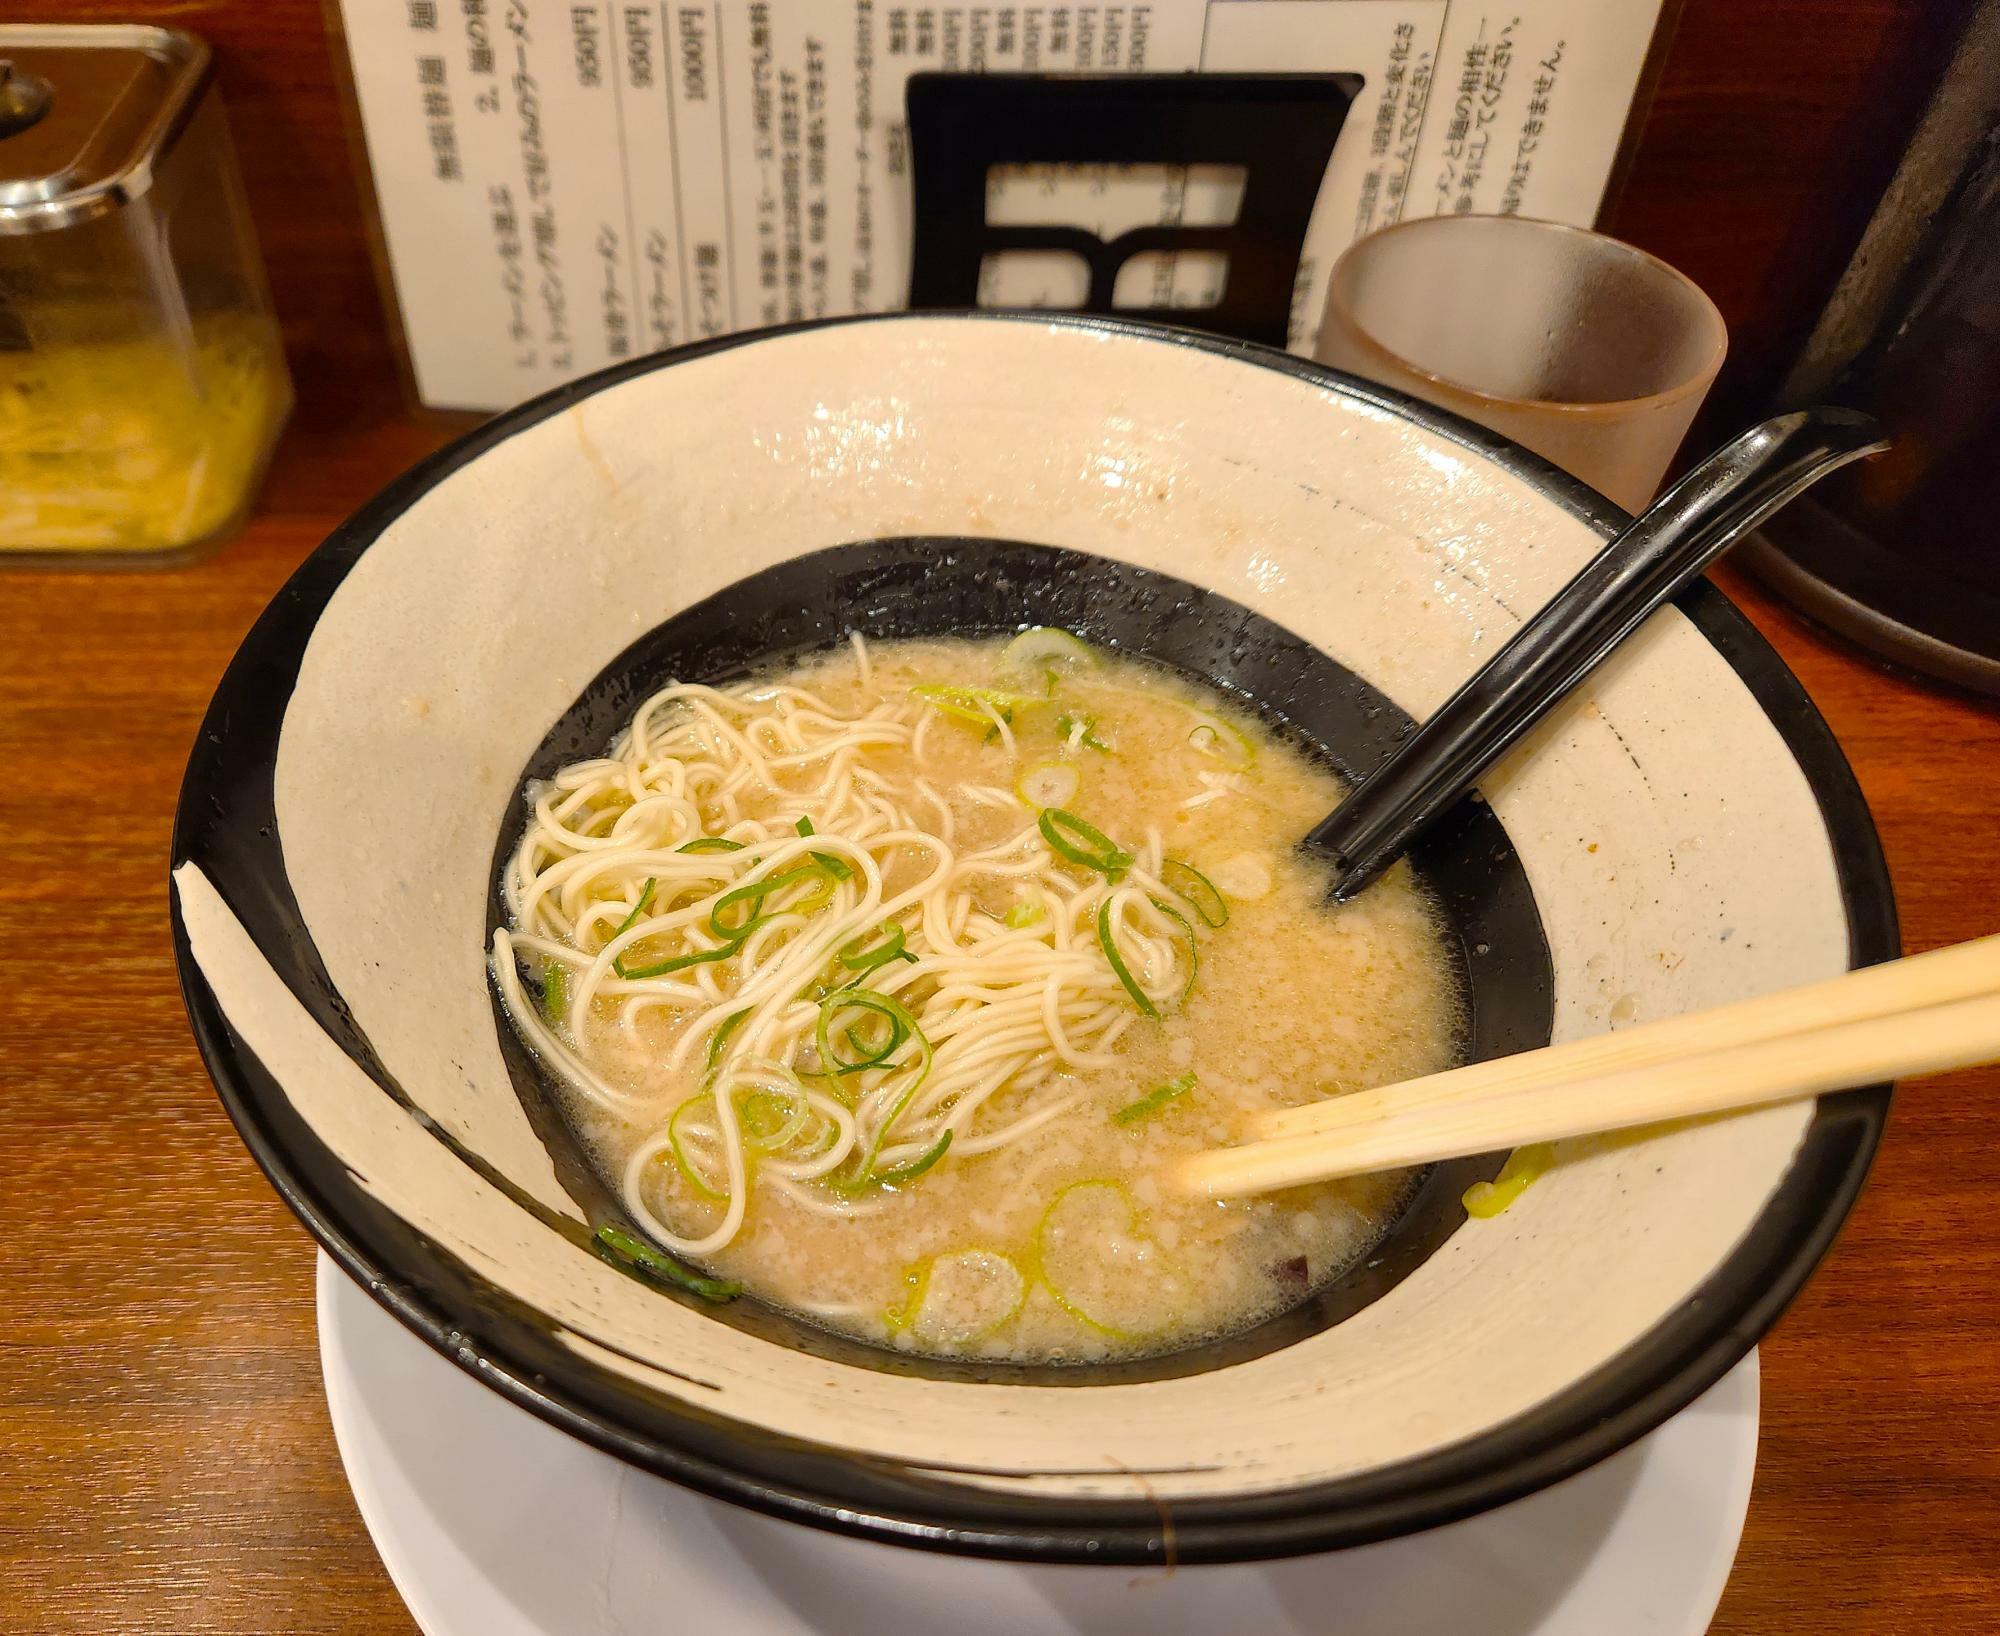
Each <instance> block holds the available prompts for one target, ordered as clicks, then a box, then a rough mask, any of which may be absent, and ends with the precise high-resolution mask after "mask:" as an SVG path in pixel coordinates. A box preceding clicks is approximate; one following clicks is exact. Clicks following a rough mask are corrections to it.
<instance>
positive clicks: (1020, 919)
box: [1007, 898, 1042, 931]
mask: <svg viewBox="0 0 2000 1636" xmlns="http://www.w3.org/2000/svg"><path fill="white" fill-rule="evenodd" d="M1041 918H1042V906H1041V905H1040V904H1039V903H1030V902H1028V900H1027V899H1026V898H1023V899H1022V900H1021V901H1020V902H1019V903H1017V904H1015V905H1014V906H1013V908H1011V909H1009V910H1008V911H1007V924H1008V925H1009V926H1012V927H1013V928H1014V929H1015V930H1016V931H1019V930H1020V928H1021V927H1023V926H1032V925H1034V923H1035V922H1036V921H1038V920H1040V919H1041Z"/></svg>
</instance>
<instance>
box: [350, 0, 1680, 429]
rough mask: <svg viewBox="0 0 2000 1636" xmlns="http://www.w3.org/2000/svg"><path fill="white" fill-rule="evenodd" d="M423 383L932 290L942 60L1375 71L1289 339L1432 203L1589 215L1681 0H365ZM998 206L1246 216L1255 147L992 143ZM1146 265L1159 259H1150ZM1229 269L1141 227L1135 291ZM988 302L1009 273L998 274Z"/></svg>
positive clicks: (384, 203)
mask: <svg viewBox="0 0 2000 1636" xmlns="http://www.w3.org/2000/svg"><path fill="white" fill-rule="evenodd" d="M339 9H340V15H341V22H342V26H343V29H344V32H345V35H346V43H347V49H348V51H349V53H350V55H351V57H352V61H353V70H354V84H355V92H356V97H357V100H358V105H359V112H360V119H361V125H362V129H363V131H364V134H365V138H366V142H367V149H368V158H369V163H370V167H371V170H372V172H373V180H374V185H375V191H376V195H377V202H378V207H379V212H380V218H381V225H382V231H383V238H384V240H385V242H386V245H387V250H388V263H389V274H390V278H391V280H392V282H393V286H394V294H395V300H396V305H397V308H398V310H399V312H400V316H401V321H402V323H403V326H404V330H405V338H406V341H407V344H408V350H409V356H410V360H411V363H412V366H413V369H414V373H415V377H416V384H417V390H418V393H419V395H420V396H421V398H422V399H423V401H424V402H426V403H428V404H431V405H435V406H440V407H444V406H450V407H461V408H475V409H492V408H499V407H502V406H504V405H507V404H510V403H514V402H517V401H519V400H520V399H522V398H524V397H527V396H529V395H531V394H533V393H535V392H537V391H540V390H542V389H544V388H546V387H549V386H553V385H556V384H559V383H560V382H562V381H565V380H568V379H570V378H571V377H573V376H576V375H580V374H583V373H585V372H587V371H589V370H592V369H596V368H598V367H600V366H602V365H604V364H608V363H613V362H616V361H618V360H620V359H624V358H630V357H635V356H638V355H640V354H643V353H647V352H652V351H656V350H658V349H660V348H662V347H670V346H675V345H678V344H680V343H682V342H685V341H691V340H697V339H700V338H702V337H705V336H717V335H724V334H728V333H730V332H732V331H735V330H740V329H749V328H753V327H756V326H759V325H764V324H774V323H782V322H786V321H789V320H795V319H802V318H818V317H827V316H833V315H836V314H843V313H853V312H876V311H883V310H887V309H893V308H896V307H899V306H901V305H903V304H904V302H905V300H906V298H907V295H908V292H909V286H910V264H911V249H912V244H913V241H914V239H915V236H916V231H917V229H916V223H915V222H914V220H913V207H912V195H911V179H910V178H911V162H912V140H911V132H910V128H909V123H908V116H907V111H906V105H905V97H904V93H905V86H906V82H907V81H908V79H909V77H910V76H911V75H912V74H915V73H919V72H927V71H929V72H937V71H942V72H953V73H994V72H1009V73H1029V74H1049V75H1074V74H1146V75H1179V74H1185V73H1190V72H1192V73H1199V74H1274V73H1284V74H1347V75H1353V76H1356V77H1357V78H1358V79H1359V81H1360V89H1359V90H1358V92H1356V94H1355V96H1354V100H1353V103H1352V105H1351V107H1350V108H1349V109H1348V111H1347V115H1346V119H1345V121H1344V123H1343V124H1342V126H1341V128H1340V133H1339V137H1338V140H1337V141H1336V142H1335V143H1334V146H1333V149H1332V157H1331V159H1330V160H1329V162H1328V163H1327V166H1326V171H1325V176H1324V178H1323V180H1322V181H1321V183H1320V187H1319V192H1318V197H1317V201H1316V203H1315V204H1314V206H1313V208H1312V211H1311V215H1310V221H1309V225H1307V226H1306V228H1305V230H1304V234H1303V240H1302V248H1301V250H1300V254H1299V258H1298V269H1297V276H1296V279H1295V281H1294V286H1293V289H1294V299H1293V301H1292V304H1291V317H1290V323H1289V332H1288V338H1289V344H1290V345H1291V346H1292V347H1293V349H1294V350H1296V351H1306V350H1308V349H1309V348H1310V345H1311V341H1312V336H1313V333H1314V332H1315V330H1316V329H1317V327H1318V319H1319V314H1320V311H1321V309H1322V307H1323V305H1324V301H1325V292H1326V277H1327V270H1328V268H1329V267H1330V266H1331V264H1332V262H1333V260H1334V258H1335V257H1337V256H1338V255H1339V254H1340V252H1341V250H1342V249H1343V248H1344V247H1345V246H1346V245H1347V244H1349V243H1350V242H1352V241H1353V240H1354V239H1355V238H1357V237H1359V236H1360V235H1362V234H1365V233H1368V232H1371V231H1373V230H1374V229H1376V228H1379V227H1383V226H1387V225H1388V224H1390V223H1392V222H1396V221H1400V220H1404V219H1408V218H1411V217H1416V216H1426V215H1433V214H1437V213H1441V212H1448V211H1460V212H1463V211H1478V212H1496V211H1499V212H1515V213H1519V214H1522V215H1526V216H1540V217H1547V218H1551V219H1554V220H1559V221H1569V222H1576V223H1579V224H1586V225H1587V224H1588V223H1589V222H1590V221H1591V220H1592V219H1593V218H1594V216H1595V215H1596V212H1597V208H1598V205H1599V202H1600V200H1601V198H1602V196H1603V192H1604V187H1605V183H1606V180H1607V178H1608V176H1609V174H1610V170H1611V165H1612V161H1613V159H1614V157H1615V156H1616V154H1617V151H1618V147H1619V142H1620V137H1621V134H1622V132H1623V130H1624V128H1625V124H1626V121H1627V118H1628V116H1629V114H1630V111H1631V106H1632V100H1633V97H1634V94H1635V92H1636V90H1637V88H1638V84H1639V77H1640V70H1641V68H1642V66H1643V64H1644V61H1645V58H1646V54H1647V50H1648V47H1649V45H1650V42H1651V39H1652V34H1653V29H1654V26H1655V24H1656V22H1657V21H1658V14H1659V11H1660V0H1516V3H1515V4H1514V5H1511V6H1495V5H1488V4H1478V3H1467V0H1152V3H1150V4H1120V5H1110V4H1096V3H1091V4H1084V3H1078V4H1061V5H1055V4H1045V5H1017V4H991V3H988V4H977V5H973V4H964V3H958V0H939V3H934V4H891V3H889V0H747V3H746V0H690V3H676V0H663V3H638V4H625V3H620V0H597V3H585V0H561V3H558V0H339ZM989 177H990V179H989V183H988V190H987V199H986V220H987V221H988V222H991V223H996V224H999V223H1008V222H1012V223H1021V222H1038V223H1045V224H1050V225H1057V226H1065V227H1073V228H1080V229H1083V230H1084V231H1086V232H1088V233H1090V234H1092V235H1095V236H1096V237H1098V238H1101V239H1106V240H1109V239H1111V238H1114V237H1115V236H1116V235H1118V234H1120V233H1122V232H1125V231H1127V230H1128V229H1131V228H1134V227H1148V226H1189V225H1194V226H1199V225H1200V224H1202V223H1204V222H1215V221H1225V220H1227V219H1228V217H1229V212H1230V211H1231V210H1233V209H1234V208H1235V202H1236V201H1237V199H1238V198H1240V195H1241V191H1242V187H1243V185H1244V183H1243V177H1242V175H1241V173H1240V172H1231V171H1230V170H1229V168H1228V167H1210V166H1203V165H1200V164H1192V163H1177V164H1166V165H1148V164H1144V163H1132V164H1125V163H1117V164H1113V163H1098V162H1094V163H1077V164H1049V163H1034V164H1022V165H1018V166H1004V167H1002V166H996V167H995V168H994V169H993V170H992V171H991V172H990V173H989ZM1076 268H1077V264H1076V261H1075V258H1073V257H1065V256H1063V255H1059V254H1048V255H1036V254H1032V253H1014V254H1010V255H1007V256H996V257H994V258H992V259H991V261H990V262H989V263H986V264H982V267H981V272H980V276H979V278H978V283H977V292H976V299H977V301H978V302H979V303H980V304H983V305H993V306H1057V307H1059V306H1070V305H1077V304H1080V301H1081V298H1082V288H1083V286H1082V284H1081V283H1080V281H1079V275H1078V273H1077V270H1076ZM1127 272H1130V273H1131V275H1132V276H1130V277H1129V278H1128V277H1127V276H1126V274H1127ZM1226 276H1227V271H1226V266H1225V265H1224V263H1223V261H1222V259H1221V258H1218V257H1217V256H1215V255H1213V254H1209V253H1204V252H1201V251H1184V252H1159V251H1155V252H1153V253H1151V254H1150V255H1148V256H1146V257H1144V258H1140V257H1134V258H1133V262H1132V264H1131V265H1130V267H1128V268H1124V269H1121V270H1120V273H1119V276H1118V284H1117V291H1116V296H1115V299H1116V302H1117V304H1119V305H1121V306H1125V305H1130V306H1147V307H1153V308H1158V307H1160V306H1169V307H1172V308H1174V309H1176V310H1177V311H1185V314H1186V317H1187V321H1189V322H1191V323H1197V324H1198V323H1199V322H1200V321H1201V309H1202V308H1203V307H1204V306H1206V305H1211V304H1213V303H1214V301H1215V300H1216V299H1217V294H1218V290H1219V287H1220V285H1219V281H1220V280H1221V279H1223V278H1225V277H1226ZM967 299H968V300H970V299H975V297H974V295H973V293H972V292H970V291H968V294H967Z"/></svg>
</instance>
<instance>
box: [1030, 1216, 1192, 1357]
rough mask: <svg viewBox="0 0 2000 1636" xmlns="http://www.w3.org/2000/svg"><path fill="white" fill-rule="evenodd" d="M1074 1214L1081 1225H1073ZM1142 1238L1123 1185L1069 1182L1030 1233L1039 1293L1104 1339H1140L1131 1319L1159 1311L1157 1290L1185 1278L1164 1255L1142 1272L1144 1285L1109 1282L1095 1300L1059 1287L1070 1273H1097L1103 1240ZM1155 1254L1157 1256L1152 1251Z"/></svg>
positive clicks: (1140, 1225) (1141, 1335) (1140, 1224)
mask: <svg viewBox="0 0 2000 1636" xmlns="http://www.w3.org/2000/svg"><path fill="white" fill-rule="evenodd" d="M1079 1214H1080V1215H1081V1220H1078V1219H1077V1218H1078V1216H1079ZM1119 1216H1122V1217H1123V1218H1124V1219H1123V1221H1122V1222H1120V1221H1119V1220H1118V1219H1117V1218H1118V1217H1119ZM1144 1233H1145V1228H1144V1224H1143V1222H1142V1221H1141V1219H1140V1215H1139V1207H1138V1205H1137V1204H1135V1203H1134V1202H1133V1199H1132V1195H1131V1194H1130V1193H1129V1192H1127V1191H1126V1189H1125V1185H1124V1184H1123V1183H1122V1182H1115V1181H1110V1180H1105V1179H1100V1178H1096V1177H1092V1178H1090V1179H1088V1180H1085V1181H1078V1182H1071V1183H1070V1184H1069V1185H1068V1186H1067V1187H1065V1188H1063V1189H1062V1190H1061V1191H1060V1192H1059V1193H1057V1194H1056V1196H1055V1197H1054V1198H1053V1199H1051V1200H1050V1201H1049V1207H1048V1209H1047V1210H1045V1211H1043V1212H1042V1219H1041V1222H1040V1224H1039V1225H1038V1226H1037V1227H1036V1229H1035V1259H1036V1261H1037V1263H1038V1264H1039V1266H1040V1269H1041V1275H1042V1287H1043V1288H1044V1289H1046V1290H1047V1291H1048V1292H1049V1295H1050V1296H1051V1297H1052V1298H1053V1299H1054V1301H1055V1303H1056V1305H1057V1306H1059V1307H1061V1308H1062V1309H1063V1311H1065V1312H1067V1313H1068V1314H1069V1315H1070V1316H1071V1317H1072V1318H1074V1319H1075V1320H1076V1321H1077V1322H1078V1323H1080V1324H1083V1325H1085V1326H1086V1327H1087V1328H1090V1329H1094V1330H1096V1331H1098V1333H1100V1334H1103V1335H1109V1336H1111V1337H1112V1338H1113V1339H1114V1340H1120V1341H1136V1340H1141V1339H1143V1338H1144V1336H1145V1334H1146V1330H1145V1329H1144V1328H1142V1327H1141V1326H1140V1325H1139V1324H1134V1323H1132V1322H1131V1319H1132V1318H1133V1317H1143V1315H1145V1314H1146V1313H1148V1312H1149V1311H1154V1310H1158V1305H1157V1303H1158V1301H1159V1298H1160V1286H1162V1285H1165V1286H1168V1287H1171V1286H1174V1285H1177V1284H1181V1283H1183V1282H1184V1275H1183V1274H1182V1273H1181V1271H1180V1269H1179V1268H1178V1267H1177V1266H1175V1265H1174V1264H1173V1262H1171V1261H1169V1260H1168V1259H1167V1257H1166V1256H1165V1254H1164V1252H1161V1253H1160V1254H1159V1260H1158V1262H1157V1264H1156V1265H1155V1266H1154V1267H1153V1268H1150V1269H1148V1270H1147V1276H1146V1277H1145V1278H1144V1279H1143V1280H1132V1279H1127V1280H1124V1281H1123V1282H1122V1283H1121V1282H1120V1281H1117V1280H1113V1281H1110V1282H1108V1283H1107V1284H1105V1285H1104V1287H1102V1288H1101V1289H1099V1290H1098V1291H1097V1292H1096V1295H1095V1297H1094V1298H1086V1297H1084V1296H1082V1295H1081V1294H1079V1293H1076V1292H1073V1291H1071V1290H1069V1289H1066V1288H1064V1285H1065V1284H1067V1283H1068V1282H1069V1281H1070V1279H1069V1274H1070V1273H1071V1272H1073V1271H1075V1272H1082V1271H1084V1270H1086V1269H1091V1270H1097V1271H1100V1272H1101V1270H1102V1267H1103V1259H1102V1257H1103V1246H1104V1242H1105V1238H1106V1236H1107V1234H1116V1235H1117V1236H1119V1237H1122V1238H1125V1239H1128V1240H1130V1239H1134V1238H1143V1237H1144ZM1155 1249H1156V1251H1157V1249H1158V1246H1157V1245H1156V1246H1155ZM1086 1299H1089V1302H1090V1306H1095V1308H1096V1310H1095V1311H1092V1310H1090V1308H1089V1306H1086ZM1128 1302H1129V1303H1130V1305H1131V1307H1132V1312H1131V1313H1130V1314H1128V1313H1127V1312H1126V1311H1124V1310H1121V1308H1122V1307H1123V1306H1124V1305H1125V1304H1126V1303H1128ZM1167 1310H1169V1311H1171V1310H1172V1308H1171V1307H1168V1308H1167Z"/></svg>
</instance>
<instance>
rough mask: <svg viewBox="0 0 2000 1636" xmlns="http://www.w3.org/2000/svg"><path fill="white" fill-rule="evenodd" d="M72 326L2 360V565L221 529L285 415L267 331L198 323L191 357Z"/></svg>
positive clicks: (278, 366) (206, 318) (201, 318)
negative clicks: (12, 556)
mask: <svg viewBox="0 0 2000 1636" xmlns="http://www.w3.org/2000/svg"><path fill="white" fill-rule="evenodd" d="M74 318H75V322H74V325H73V327H72V326H71V325H69V324H64V325H63V326H62V330H61V332H59V333H57V334H54V335H43V336H41V337H38V340H37V344H36V345H34V346H31V347H27V348H23V349H18V350H0V553H4V552H26V551H35V552H70V551H74V552H79V553H83V552H133V553H154V552H164V551H173V550H177V549H181V548H184V547H187V546H191V545H193V544H195V543H197V542H198V541H201V540H203V539H206V538H208V537H209V536H210V535H213V534H215V533H217V532H218V531H220V530H221V529H223V528H224V527H225V526H227V525H228V524H229V523H230V522H231V521H232V520H233V519H234V518H235V516H236V515H237V513H238V512H239V511H240V509H241V508H242V507H243V506H245V505H246V504H247V503H248V501H249V498H250V496H251V494H252V493H253V492H254V490H255V487H256V483H257V478H258V476H259V474H260V472H261V469H262V466H263V464H264V461H265V460H266V458H267V457H268V455H269V453H270V447H271V444H272V442H273V441H274V440H275V437H276V433H277V429H278V426H279V425H280V423H281V422H282V420H283V418H284V415H285V411H286V410H287V408H288V407H289V406H290V394H291V386H290V382H289V379H288V377H287V375H286V373H285V366H284V361H283V356H282V353H281V352H280V349H279V346H278V338H277V334H276V331H275V327H274V326H273V324H272V323H271V321H270V319H269V318H268V317H267V316H266V315H265V314H263V313H260V312H252V311H243V310H235V311H220V312H213V313H207V314H200V315H197V316H196V317H195V318H194V320H193V322H192V325H191V329H192V345H191V346H190V345H188V344H186V340H185V338H173V339H169V338H168V337H167V336H165V335H159V334H155V335H150V336H148V335H134V334H132V332H131V325H130V320H129V318H128V319H125V320H124V321H123V322H122V323H121V322H120V321H119V318H118V317H116V316H113V315H110V314H105V313H101V312H92V311H90V310H88V309H85V310H82V311H78V312H76V313H75V314H74ZM52 327H53V326H52ZM121 330H122V331H123V334H122V335H121V334H120V331H121Z"/></svg>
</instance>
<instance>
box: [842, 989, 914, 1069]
mask: <svg viewBox="0 0 2000 1636" xmlns="http://www.w3.org/2000/svg"><path fill="white" fill-rule="evenodd" d="M848 1010H853V1011H872V1012H874V1013H875V1014H876V1015H877V1016H879V1017H884V1018H886V1019H887V1020H888V1024H889V1038H888V1042H887V1043H886V1044H884V1045H882V1046H881V1047H879V1048H871V1047H870V1046H868V1045H867V1044H866V1043H864V1042H863V1041H862V1039H861V1037H860V1035H859V1034H858V1033H857V1032H856V1029H857V1028H858V1027H859V1026H860V1025H859V1024H850V1025H849V1026H848V1028H847V1029H846V1030H845V1031H844V1032H843V1034H842V1038H844V1039H845V1040H846V1041H847V1043H848V1044H849V1045H851V1046H853V1047H854V1049H855V1050H856V1051H858V1052H860V1053H862V1054H861V1055H860V1056H858V1057H852V1058H848V1059H845V1060H843V1059H842V1058H841V1057H839V1056H837V1055H836V1054H835V1052H834V1049H833V1040H832V1037H831V1029H832V1025H833V1019H834V1017H835V1016H836V1015H837V1014H839V1013H840V1012H842V1011H848ZM923 1037H924V1036H923V1033H922V1031H921V1030H919V1029H918V1027H917V1019H916V1018H915V1017H913V1016H911V1015H910V1013H909V1012H908V1011H907V1010H906V1009H905V1008H904V1006H903V1003H902V1002H901V1001H900V1000H896V999H892V998H891V997H890V996H889V995H887V994H878V993H876V992H875V990H873V989H872V988H837V989H835V990H834V991H833V992H832V993H831V994H829V995H828V996H827V997H826V998H825V999H823V1000H821V1001H820V1003H819V1023H818V1026H817V1027H816V1028H815V1029H814V1031H813V1039H814V1042H815V1043H816V1044H817V1045H818V1046H819V1065H820V1071H821V1072H822V1073H827V1074H834V1075H845V1074H860V1073H866V1072H867V1071H868V1070H869V1069H870V1068H885V1067H887V1066H888V1063H889V1059H890V1058H891V1057H892V1056H894V1055H895V1054H896V1053H897V1051H899V1050H900V1049H902V1046H903V1042H904V1041H905V1040H908V1039H912V1038H915V1039H918V1040H922V1039H923ZM923 1054H924V1056H925V1058H926V1060H928V1058H929V1055H930V1046H929V1044H928V1042H926V1043H925V1044H924V1046H923Z"/></svg>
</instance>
